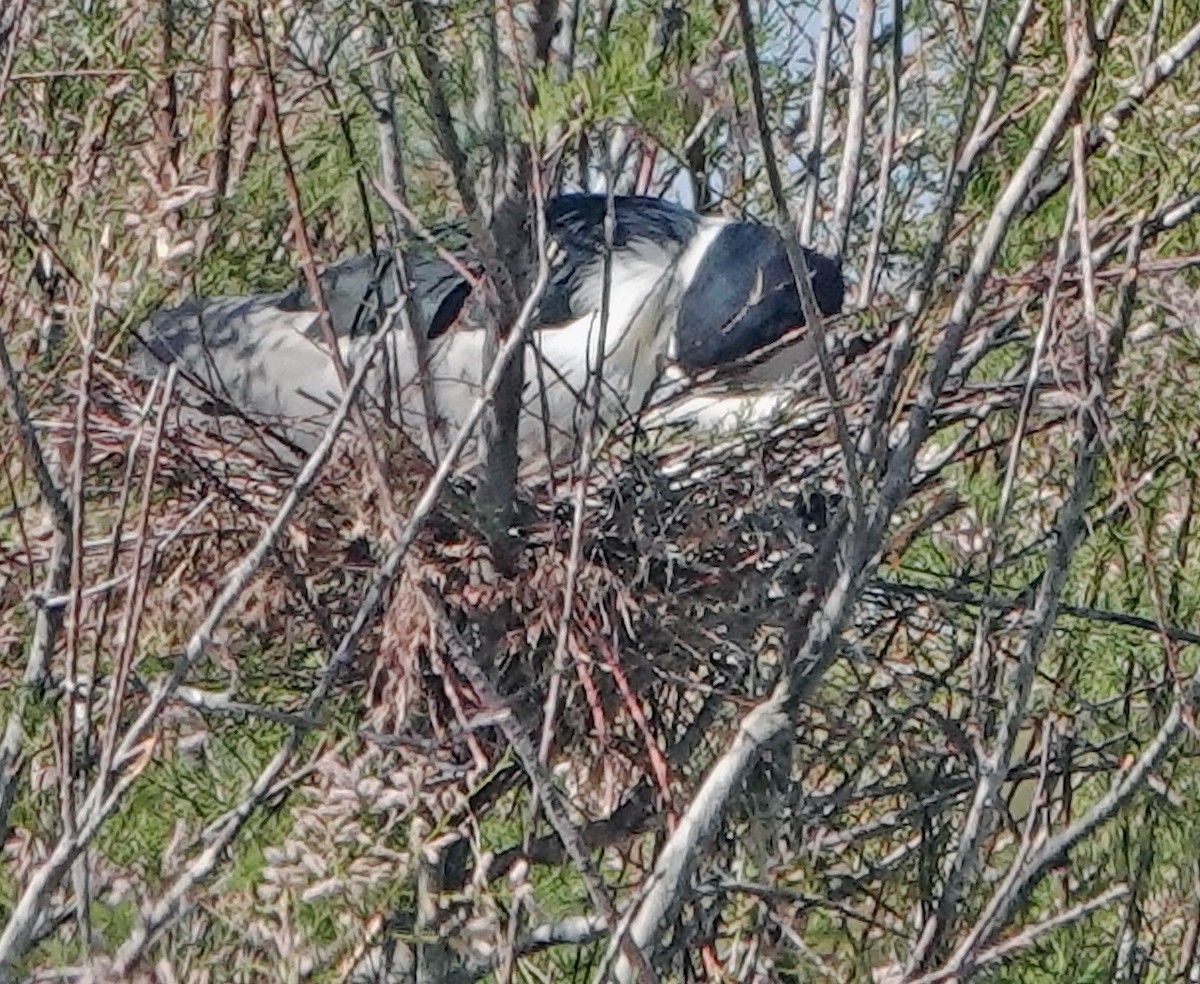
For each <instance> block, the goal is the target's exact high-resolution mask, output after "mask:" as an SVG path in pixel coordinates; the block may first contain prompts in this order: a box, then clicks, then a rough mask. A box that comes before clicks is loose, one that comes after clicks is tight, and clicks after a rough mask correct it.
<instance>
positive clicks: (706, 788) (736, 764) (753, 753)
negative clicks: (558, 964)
mask: <svg viewBox="0 0 1200 984" xmlns="http://www.w3.org/2000/svg"><path fill="white" fill-rule="evenodd" d="M789 690H790V688H789V686H788V683H787V682H786V681H784V682H781V683H779V684H778V685H777V686H776V688H775V692H774V693H773V694H772V695H771V697H770V698H768V699H767V700H765V701H763V702H762V703H761V704H759V705H758V706H757V707H756V708H754V710H752V711H751V712H750V713H749V714H747V715H746V717H745V718H743V719H742V723H741V724H740V725H739V727H738V731H737V734H736V735H735V736H734V737H733V740H732V741H731V742H730V745H729V747H728V748H727V749H726V751H725V752H724V753H723V754H722V755H721V758H720V759H718V760H717V762H716V764H715V765H714V766H713V767H712V769H711V770H710V771H709V773H708V775H707V776H706V777H705V779H704V782H703V783H702V784H701V786H700V789H699V790H697V792H696V795H695V796H693V797H692V801H691V803H690V804H688V808H687V810H686V811H685V812H684V814H683V816H682V817H681V818H680V820H679V824H678V826H677V827H676V828H675V832H674V833H673V834H672V835H671V837H670V838H669V839H668V840H667V843H666V844H665V845H664V847H663V849H662V851H660V852H659V855H658V857H657V858H656V859H655V862H654V871H653V873H652V874H651V876H650V879H649V881H648V890H647V891H646V894H645V897H644V899H643V900H642V903H641V905H640V906H638V908H637V910H636V913H635V915H634V917H633V920H632V921H631V923H630V927H629V938H630V939H631V940H632V942H633V944H634V945H635V946H636V947H637V948H638V949H639V950H641V951H642V952H643V953H645V954H647V956H649V957H650V958H653V952H654V949H656V947H655V945H654V944H655V942H656V938H657V937H658V936H659V934H660V933H661V932H662V931H663V929H664V928H665V924H666V921H667V917H668V916H669V915H670V913H671V912H672V911H673V910H674V909H675V908H676V907H677V906H678V904H679V903H680V901H681V900H680V898H679V895H680V892H681V890H682V889H683V886H684V885H685V884H686V883H687V880H688V876H689V874H690V872H691V870H692V868H693V867H694V865H695V862H696V858H697V855H698V853H699V851H701V850H702V849H703V846H704V845H706V844H708V843H710V842H711V840H712V838H713V837H715V836H716V834H717V831H718V830H719V828H720V826H721V824H722V822H723V821H724V818H725V810H726V808H727V807H728V805H729V803H730V802H731V801H732V799H733V798H734V796H736V795H737V793H738V792H739V791H740V789H741V786H742V782H743V779H744V777H745V774H746V772H747V770H748V769H750V768H752V767H753V766H754V765H755V764H756V763H757V762H759V761H760V760H761V752H762V749H763V748H764V747H765V746H766V745H767V744H769V743H770V742H771V741H773V740H774V739H775V738H776V736H777V735H779V734H781V733H782V732H783V731H785V730H786V729H788V728H789V727H790V726H791V714H790V713H789V711H788V707H789V704H790V702H791V701H790V693H789ZM613 979H614V980H616V981H619V982H621V984H627V982H629V981H632V980H634V976H633V968H632V966H631V965H630V964H629V962H628V961H627V960H626V959H625V957H624V956H622V958H621V959H620V960H618V961H617V965H616V967H615V968H614V969H613Z"/></svg>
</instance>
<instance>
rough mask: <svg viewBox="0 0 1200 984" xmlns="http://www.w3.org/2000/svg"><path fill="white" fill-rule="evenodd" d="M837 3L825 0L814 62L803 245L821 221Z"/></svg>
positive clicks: (806, 168) (810, 237)
mask: <svg viewBox="0 0 1200 984" xmlns="http://www.w3.org/2000/svg"><path fill="white" fill-rule="evenodd" d="M837 16H838V14H837V10H836V8H835V6H834V2H833V0H821V33H820V35H819V36H818V38H817V54H816V57H815V58H814V59H813V72H812V82H811V85H812V92H811V93H810V94H809V103H808V153H807V154H806V155H805V158H804V172H805V185H804V209H803V211H801V213H800V241H801V242H805V243H811V242H812V241H813V226H814V225H815V224H816V221H817V198H818V196H819V195H820V193H821V140H822V138H823V136H824V133H825V99H826V96H827V94H828V92H829V52H830V49H831V48H832V47H833V25H834V22H835V21H836V20H837Z"/></svg>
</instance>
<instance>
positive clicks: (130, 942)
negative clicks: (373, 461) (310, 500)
mask: <svg viewBox="0 0 1200 984" xmlns="http://www.w3.org/2000/svg"><path fill="white" fill-rule="evenodd" d="M548 276H549V274H548V271H547V270H545V269H543V270H542V271H541V272H540V273H539V277H538V281H537V283H536V284H535V285H534V289H533V292H532V294H531V295H530V297H529V299H528V300H527V301H526V302H525V306H524V308H523V309H522V311H521V314H520V317H519V318H518V319H517V323H516V324H515V325H514V326H513V331H512V333H511V334H510V336H509V337H508V339H507V340H506V341H505V343H504V346H503V347H502V348H501V350H500V352H499V353H498V354H497V356H496V361H495V362H494V363H493V365H492V368H491V371H490V372H489V374H488V378H487V380H486V381H485V383H484V388H483V392H482V393H481V394H480V396H479V398H478V399H477V400H476V401H475V404H474V406H472V408H471V412H470V413H469V414H468V415H467V419H466V420H465V421H464V422H463V426H462V429H461V430H460V431H459V433H458V434H457V435H456V437H455V439H454V441H453V442H452V443H451V445H450V447H449V449H448V450H447V452H446V457H445V458H443V460H442V462H441V464H440V465H439V466H438V469H437V471H436V472H435V473H434V475H433V477H432V478H431V479H430V480H429V483H428V485H427V486H426V487H425V491H424V492H423V493H422V495H421V498H420V499H419V500H418V502H417V504H416V505H415V506H414V507H413V511H412V514H411V515H410V517H409V520H408V524H407V526H406V527H405V528H404V530H403V532H402V533H401V535H400V537H399V539H398V541H397V543H396V546H395V547H394V548H393V549H392V552H391V553H390V554H389V555H388V557H387V558H386V560H385V561H384V563H383V565H382V567H381V568H380V573H379V575H378V576H377V577H376V578H375V580H374V581H373V582H372V584H371V586H370V587H369V588H368V589H367V591H366V593H365V594H364V596H363V600H362V601H361V603H360V604H359V608H358V611H357V612H355V615H354V619H353V620H352V621H351V624H350V627H349V629H348V630H347V631H346V634H345V635H344V636H343V637H342V642H341V644H340V645H339V646H338V648H337V650H336V651H335V652H334V653H333V655H332V656H331V657H330V659H329V662H328V664H327V665H326V668H325V671H324V673H323V674H322V676H321V679H320V680H319V681H318V683H317V686H316V687H314V688H313V691H312V693H311V694H310V696H309V699H308V701H307V702H306V704H305V708H304V711H303V718H304V719H310V718H313V717H315V715H316V712H317V710H318V709H319V708H320V706H321V704H322V703H323V702H324V700H325V698H326V697H327V696H328V695H329V692H330V691H331V690H332V688H333V685H334V683H335V682H336V680H337V678H338V676H339V674H340V672H341V669H342V667H343V666H345V665H346V663H347V662H348V661H349V660H350V658H351V657H352V655H353V652H354V648H355V646H356V645H357V642H358V638H359V636H360V635H361V634H362V632H363V630H364V629H365V628H366V626H367V624H368V623H369V622H370V620H371V619H372V618H373V617H374V615H375V613H376V611H377V610H378V608H379V606H380V605H381V604H382V602H383V598H384V595H385V593H386V591H387V589H388V587H389V586H390V585H391V583H392V582H393V581H394V579H395V576H396V573H397V572H398V571H399V568H400V563H401V561H402V560H403V559H404V557H405V556H406V555H407V553H408V549H409V547H410V546H411V545H412V543H413V540H414V539H415V538H416V535H417V533H418V532H419V530H420V528H421V526H422V525H423V523H424V520H425V519H426V517H427V516H428V515H429V513H430V511H431V510H432V509H433V506H434V505H435V504H436V502H437V499H438V497H439V495H440V494H441V490H442V487H443V486H444V485H445V483H446V480H447V479H448V478H449V476H450V473H451V471H452V470H453V468H454V466H455V464H456V463H457V461H458V458H459V456H460V455H461V454H462V452H463V449H464V448H465V447H466V444H467V441H468V440H469V439H470V436H471V433H472V432H473V431H474V429H475V426H476V424H477V423H478V422H479V418H480V417H481V416H482V414H483V410H484V407H485V406H486V404H487V402H488V401H489V400H491V399H492V396H493V394H494V392H495V390H496V387H497V386H498V385H499V383H500V380H501V379H503V374H504V370H505V367H506V364H507V362H508V360H509V359H511V358H512V357H513V354H514V353H515V352H517V351H518V350H519V349H520V348H521V346H522V345H523V343H524V338H525V334H526V332H527V331H528V326H529V324H530V322H531V320H532V316H533V311H534V309H535V307H536V306H537V303H538V301H539V300H540V299H541V295H542V292H543V291H544V290H545V286H546V282H547V280H548ZM392 327H393V326H392V318H391V317H389V318H387V319H385V321H384V323H383V325H382V326H381V327H380V329H379V330H378V331H377V332H376V334H375V336H374V337H373V339H372V345H371V352H370V353H369V354H372V353H373V352H374V350H375V349H376V348H377V347H378V346H379V344H380V343H381V342H382V341H383V339H384V337H385V335H386V333H387V332H389V331H391V330H392ZM370 361H371V359H370V358H367V359H366V360H365V361H364V362H363V364H362V365H361V366H360V367H359V369H358V371H357V372H356V374H355V378H354V379H353V380H352V381H351V384H350V390H349V391H348V392H347V394H346V396H345V397H344V398H343V400H342V403H341V404H340V405H339V407H338V410H337V412H336V414H335V416H334V418H333V420H331V421H330V424H329V427H328V429H327V430H326V433H325V436H324V437H323V438H322V440H321V442H320V443H319V444H318V446H317V448H316V450H314V452H313V456H312V457H311V458H310V459H309V461H308V462H307V463H306V465H305V469H304V471H303V472H302V473H301V475H300V476H299V477H298V478H297V480H296V485H295V486H294V487H293V492H291V493H289V495H288V498H287V499H285V501H284V503H283V504H282V505H281V506H280V513H279V514H278V517H277V520H276V522H275V523H273V524H272V527H271V529H270V530H268V532H267V534H264V537H263V539H262V540H260V541H259V543H258V544H256V545H255V548H254V549H253V550H252V551H251V553H250V554H248V555H247V557H246V559H244V560H243V562H242V564H240V565H239V568H238V571H239V572H240V571H241V570H242V568H243V567H245V566H246V564H247V561H249V559H250V557H251V556H252V555H253V556H254V557H255V558H256V560H255V563H254V566H253V567H251V568H249V570H248V571H247V572H246V574H245V580H244V581H243V584H242V586H243V587H244V583H245V581H248V579H249V576H250V574H251V573H252V572H253V570H254V569H256V568H257V566H258V565H259V564H261V563H262V561H263V559H265V557H266V555H267V554H268V553H269V552H271V550H272V549H273V547H274V542H275V539H277V537H278V533H279V530H281V529H282V527H283V525H284V524H286V521H287V516H290V513H291V511H292V510H294V508H295V505H296V502H295V501H293V500H295V499H296V495H295V492H296V490H297V489H299V488H300V487H301V481H302V480H303V479H305V477H306V475H308V473H309V472H310V470H311V471H315V468H319V467H320V464H319V463H318V464H317V465H316V466H315V467H314V466H313V463H314V462H316V461H318V459H319V462H320V463H323V461H324V459H325V458H326V457H327V456H328V454H329V451H330V449H331V448H332V445H333V439H334V437H336V432H337V429H339V428H340V427H341V425H342V424H343V423H344V422H345V419H346V416H347V414H348V411H349V404H350V401H351V400H352V399H353V397H354V395H355V393H357V390H358V387H359V386H361V384H362V380H363V378H364V376H365V369H366V365H367V364H368V363H369V362H370ZM312 477H313V476H308V482H309V484H311V480H312ZM305 491H307V486H306V487H305ZM285 511H286V515H285ZM272 530H273V531H274V533H273V534H272ZM268 535H270V539H269V540H268ZM235 573H237V572H235ZM230 587H232V584H231V585H230ZM237 593H240V588H239V591H238V592H237ZM229 594H230V591H229V589H227V590H226V592H225V593H224V594H223V595H222V598H221V599H219V601H223V600H225V598H226V596H228V595H229ZM235 598H236V593H235V594H234V596H233V597H231V598H229V600H228V602H227V603H226V604H225V605H224V607H223V608H222V609H221V612H220V613H216V612H215V611H214V615H216V617H215V618H213V617H212V616H210V618H209V619H207V620H206V623H205V625H206V626H209V625H211V626H212V627H210V628H207V629H204V627H202V631H204V635H203V639H204V640H205V641H207V639H208V638H209V636H210V635H211V632H212V628H213V627H215V625H216V624H217V622H219V621H220V617H221V616H222V615H223V614H224V611H225V610H226V609H227V608H228V606H229V604H231V603H232V601H233V600H235ZM199 636H200V633H199V632H198V633H197V635H196V636H193V640H192V641H193V642H195V641H196V639H197V638H198V637H199ZM191 648H192V643H189V650H190V649H191ZM185 655H186V654H185ZM172 681H173V682H174V684H173V686H172V684H171V683H168V685H167V687H168V688H169V689H170V690H171V692H174V691H175V690H177V689H178V687H179V685H180V683H181V681H182V674H180V673H179V667H178V664H177V666H176V673H175V674H173V676H172ZM163 693H164V688H160V691H159V694H158V695H156V698H155V699H157V700H158V701H159V706H161V702H162V700H163V699H164V698H163V697H162V694H163ZM145 717H146V714H145V713H143V715H142V718H139V721H141V720H142V719H143V718H145ZM151 723H152V718H151ZM135 725H136V722H135ZM301 736H302V730H297V731H296V732H294V733H293V735H292V736H291V737H290V738H289V740H288V743H287V744H286V745H285V746H284V747H283V748H282V749H280V751H279V752H278V753H277V754H276V755H275V757H274V758H273V759H272V760H271V762H270V763H269V764H268V765H267V767H266V768H265V769H264V770H263V771H262V772H261V773H260V774H259V777H258V778H257V779H256V780H255V782H254V785H253V787H252V788H251V791H250V793H249V794H248V795H247V796H246V797H245V798H244V799H243V801H242V803H241V804H239V805H238V807H236V808H235V809H234V810H233V811H232V812H231V813H230V815H229V818H228V819H227V820H226V822H225V824H224V825H223V826H222V827H221V829H220V830H219V831H218V832H217V833H216V834H215V835H214V838H213V840H212V842H211V843H210V845H209V846H208V848H206V850H205V851H204V852H203V853H202V854H201V855H200V856H199V857H198V858H197V859H196V860H195V861H194V862H193V863H192V864H191V865H189V866H188V869H187V871H185V872H184V873H183V874H182V875H180V877H179V878H178V879H176V881H175V882H174V883H173V884H172V886H171V887H170V889H168V891H167V892H166V893H165V894H164V896H163V897H162V898H160V899H159V901H158V902H157V903H155V905H154V906H153V908H152V909H151V910H150V912H149V913H144V914H143V918H142V920H141V921H140V922H139V925H138V926H137V927H136V928H135V929H134V931H133V933H131V935H130V936H129V937H128V938H127V939H126V941H125V943H124V944H123V945H122V947H121V950H120V952H119V954H118V960H119V963H120V965H121V966H124V967H131V966H132V965H133V964H134V963H135V962H136V961H137V960H139V959H141V956H142V954H144V953H145V950H146V948H147V947H148V946H149V945H150V944H151V943H152V942H153V941H154V939H156V938H157V936H158V934H159V933H161V932H162V931H163V929H164V928H165V927H166V925H167V924H168V923H169V922H171V921H172V920H173V919H175V918H177V917H178V916H179V914H180V913H181V912H182V911H183V910H184V908H185V904H186V900H187V897H188V895H189V893H190V892H191V890H192V888H193V887H194V886H195V885H197V884H199V883H200V882H201V881H203V880H204V879H206V878H207V877H208V876H209V874H211V872H212V870H213V869H214V868H215V867H216V865H217V864H218V863H219V861H220V860H221V858H222V857H224V852H225V850H226V848H227V847H228V845H229V844H230V843H232V841H233V838H234V837H235V836H236V835H237V833H238V832H239V831H240V830H241V828H242V826H244V824H245V823H246V821H247V820H248V819H249V818H250V816H251V815H252V814H253V812H254V810H255V809H257V808H258V806H259V804H261V803H262V802H264V801H265V800H267V799H269V798H270V797H271V796H272V795H273V791H274V790H276V789H277V784H276V780H277V777H278V776H279V774H280V773H281V772H282V771H283V769H284V768H285V767H286V766H287V763H288V762H289V761H290V759H291V756H292V754H293V753H294V751H295V749H296V747H297V746H298V743H299V740H300V738H301ZM0 944H2V941H0ZM2 955H3V950H2V949H0V956H2ZM0 966H2V964H0Z"/></svg>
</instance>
